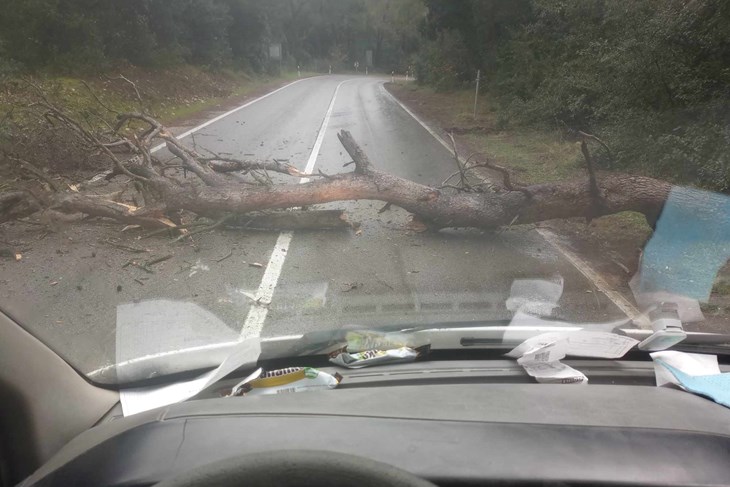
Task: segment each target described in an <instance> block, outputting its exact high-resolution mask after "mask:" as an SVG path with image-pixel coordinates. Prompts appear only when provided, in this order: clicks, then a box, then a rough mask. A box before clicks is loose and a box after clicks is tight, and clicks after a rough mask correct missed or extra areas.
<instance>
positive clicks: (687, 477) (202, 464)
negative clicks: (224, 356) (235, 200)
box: [0, 314, 730, 486]
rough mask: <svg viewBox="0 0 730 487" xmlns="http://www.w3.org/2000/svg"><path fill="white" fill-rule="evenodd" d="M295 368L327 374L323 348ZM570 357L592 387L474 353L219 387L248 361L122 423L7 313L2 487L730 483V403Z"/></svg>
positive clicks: (625, 367) (0, 365) (614, 363)
mask: <svg viewBox="0 0 730 487" xmlns="http://www.w3.org/2000/svg"><path fill="white" fill-rule="evenodd" d="M263 362H264V363H263V365H265V366H269V367H276V366H278V365H281V364H279V363H277V362H276V361H275V360H271V361H269V362H270V363H268V364H267V363H265V362H266V359H263ZM293 362H294V363H293V364H294V365H301V364H305V363H306V364H309V365H313V366H318V367H321V370H325V371H326V370H331V368H328V366H327V361H326V356H316V355H313V356H308V357H298V358H296V359H295V360H294V361H293ZM287 363H289V364H292V361H291V360H290V361H289V362H287ZM567 363H570V364H572V365H574V366H577V367H580V369H581V370H582V371H584V373H585V374H586V375H587V376H588V377H589V379H590V384H589V385H586V386H565V385H558V384H555V385H551V384H534V383H533V382H532V379H531V378H530V377H528V376H527V375H526V374H525V372H524V370H523V369H522V368H521V367H520V366H518V365H517V364H516V363H515V362H514V361H511V360H505V358H504V357H500V356H498V355H495V353H494V351H490V350H489V349H486V348H485V349H475V348H474V347H469V351H468V352H459V353H455V352H449V351H443V352H439V351H435V352H434V355H433V356H432V358H431V359H430V360H428V361H421V362H413V363H408V364H395V365H384V366H379V367H374V368H369V369H360V370H357V369H353V370H347V371H344V372H341V373H342V375H343V376H344V379H343V381H342V385H341V386H340V387H338V388H337V389H335V390H331V391H330V390H327V391H317V392H306V393H295V394H283V395H282V394H277V395H272V396H259V397H221V391H224V390H230V389H231V387H232V386H233V385H234V384H235V383H236V382H237V381H238V380H240V377H241V376H242V375H244V374H245V372H246V371H241V372H240V373H239V372H236V373H234V374H231V375H230V376H229V377H226V378H225V379H223V380H222V381H220V382H218V383H216V384H214V385H213V386H211V387H209V388H208V389H206V390H204V391H203V392H201V393H200V394H198V395H197V396H196V397H195V398H193V399H192V400H189V401H185V402H182V403H178V404H173V405H170V406H165V407H162V408H158V409H155V410H151V411H147V412H144V413H139V414H135V415H132V416H129V417H123V415H122V411H121V406H120V404H119V393H118V392H117V391H115V390H112V389H108V388H103V387H99V386H97V385H94V384H91V383H90V382H89V381H88V380H87V379H85V378H84V377H83V376H82V375H81V374H79V373H78V372H77V371H76V370H74V369H73V368H72V367H71V366H69V365H68V364H67V363H66V362H64V361H63V360H62V359H61V358H60V357H59V356H58V355H56V354H55V353H54V352H53V351H52V350H51V349H49V348H48V347H47V346H45V345H44V344H42V343H41V342H40V341H39V340H37V339H36V338H35V337H33V336H32V335H31V334H29V333H28V332H27V331H25V330H24V329H22V328H21V327H20V326H18V325H17V324H16V323H15V322H14V321H13V320H12V319H11V318H10V317H9V316H7V315H5V314H2V315H0V384H1V387H2V394H0V398H1V399H0V401H1V402H0V419H1V422H0V426H1V427H2V435H1V438H2V442H1V443H0V452H1V458H2V463H1V465H2V480H3V485H15V484H18V485H24V486H30V485H110V486H112V485H114V486H121V485H125V486H130V485H135V486H149V485H158V484H159V485H189V486H193V485H200V486H202V485H262V486H263V485H304V484H307V485H431V484H435V485H504V484H509V485H609V484H610V485H618V484H620V485H726V484H727V483H728V482H730V462H728V461H727V458H728V452H730V411H729V410H728V409H727V408H725V407H723V406H720V405H718V404H716V403H714V402H712V401H709V400H707V399H704V398H702V397H699V396H696V395H692V394H687V393H686V392H683V391H680V390H677V389H672V388H659V387H656V386H655V382H654V371H653V365H652V362H651V361H650V360H647V358H646V357H644V356H642V355H640V354H638V353H633V352H632V353H630V354H628V355H627V356H626V357H625V358H624V359H622V360H573V361H568V362H567ZM722 368H723V370H728V366H727V365H722ZM429 483H430V484H429Z"/></svg>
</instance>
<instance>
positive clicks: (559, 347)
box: [517, 339, 568, 365]
mask: <svg viewBox="0 0 730 487" xmlns="http://www.w3.org/2000/svg"><path fill="white" fill-rule="evenodd" d="M566 350H568V341H567V340H565V339H561V340H557V341H554V342H552V343H549V344H547V345H545V346H543V347H540V348H537V349H533V350H530V351H529V352H527V353H525V354H523V355H522V356H521V357H520V358H518V359H517V363H518V364H520V365H526V364H533V363H550V362H557V361H558V360H560V359H561V358H563V357H565V352H566Z"/></svg>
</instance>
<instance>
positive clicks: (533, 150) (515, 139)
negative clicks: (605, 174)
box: [462, 131, 583, 184]
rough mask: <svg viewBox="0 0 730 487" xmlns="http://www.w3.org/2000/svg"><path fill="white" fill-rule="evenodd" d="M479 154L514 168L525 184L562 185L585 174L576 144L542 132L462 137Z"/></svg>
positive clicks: (517, 176)
mask: <svg viewBox="0 0 730 487" xmlns="http://www.w3.org/2000/svg"><path fill="white" fill-rule="evenodd" d="M462 137H464V138H466V139H467V142H468V143H469V145H470V146H471V147H473V148H474V149H475V150H477V151H478V152H482V153H484V154H486V155H488V156H489V157H490V158H492V159H493V160H495V161H496V162H497V163H498V164H501V165H503V166H506V167H509V168H511V169H512V170H513V171H514V173H515V175H516V179H517V180H519V182H522V183H525V184H534V183H541V182H548V181H559V180H562V179H567V178H573V177H577V176H579V175H580V174H581V173H583V169H582V168H581V167H580V166H579V165H578V160H577V159H576V157H577V156H576V151H577V150H578V149H577V147H576V146H575V145H574V144H571V143H567V142H562V141H561V140H560V139H559V138H558V137H557V135H556V134H546V133H539V132H532V131H530V132H520V133H519V134H517V133H509V132H495V133H488V134H466V135H464V136H462Z"/></svg>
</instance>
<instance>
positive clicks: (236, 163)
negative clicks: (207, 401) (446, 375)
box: [0, 0, 730, 383]
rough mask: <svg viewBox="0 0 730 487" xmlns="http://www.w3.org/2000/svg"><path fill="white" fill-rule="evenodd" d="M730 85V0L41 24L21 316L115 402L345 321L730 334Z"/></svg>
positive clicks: (6, 303)
mask: <svg viewBox="0 0 730 487" xmlns="http://www.w3.org/2000/svg"><path fill="white" fill-rule="evenodd" d="M728 66H730V3H728V2H724V1H720V0H697V1H692V2H687V1H680V0H666V1H656V0H632V1H608V0H576V1H563V2H545V1H542V0H519V1H511V2H504V1H497V0H463V1H451V0H287V1H285V0H270V1H266V2H262V1H256V0H187V1H184V2H174V3H173V2H168V1H164V0H138V1H133V2H96V1H90V0H69V1H63V2H58V1H55V0H35V1H33V2H20V3H18V4H17V5H14V6H13V8H12V9H6V11H4V12H3V15H2V16H1V17H0V82H1V83H2V89H1V90H0V309H1V310H2V311H3V312H5V313H7V314H8V315H9V316H10V317H12V318H13V319H15V320H16V321H18V322H19V323H20V324H21V325H22V326H23V327H25V328H26V329H27V330H28V331H29V332H31V333H32V334H33V335H35V336H36V337H38V338H39V339H40V340H41V341H43V342H44V343H46V344H47V345H48V346H49V347H51V348H52V349H53V350H54V351H56V352H57V353H58V354H60V355H61V356H62V357H63V358H64V359H66V360H67V361H68V362H69V363H70V364H72V365H73V366H74V367H75V368H76V369H77V370H78V371H80V372H81V373H83V374H85V375H87V376H88V377H89V378H90V379H91V380H92V381H97V382H105V383H114V382H117V383H123V382H127V381H134V380H139V379H144V378H148V377H153V376H156V375H165V374H166V373H169V372H170V370H168V369H159V370H155V369H152V370H145V372H144V376H134V377H131V376H128V377H121V376H117V375H116V374H115V373H114V370H115V365H116V364H119V363H130V361H131V362H134V361H135V360H137V361H139V360H142V361H143V360H146V359H148V358H150V357H153V358H154V357H161V356H176V357H179V360H178V362H177V366H176V367H177V368H176V369H174V370H175V371H182V370H186V369H194V368H197V367H200V366H201V362H200V361H198V360H193V359H192V358H191V359H190V361H187V359H186V358H185V357H186V356H187V355H186V353H187V352H190V351H191V350H192V351H198V352H203V353H204V354H206V356H207V357H209V358H210V361H211V362H213V363H211V364H208V365H214V363H216V361H217V362H219V361H220V360H221V359H220V357H219V356H218V355H216V354H217V353H218V352H220V351H221V350H227V348H226V347H228V346H229V345H231V344H236V343H239V342H241V341H242V340H245V339H247V338H251V337H254V338H255V337H261V338H265V339H268V340H275V339H279V340H281V339H283V338H286V337H297V336H300V335H307V334H312V333H320V334H321V335H322V336H326V335H327V333H335V332H336V331H337V330H343V329H344V330H352V329H358V330H362V329H373V328H387V329H390V330H394V329H405V328H409V327H417V328H419V329H423V328H427V327H435V328H438V327H449V326H451V327H454V326H460V327H494V326H517V325H520V324H521V323H531V324H534V323H535V322H534V321H530V319H528V318H537V319H540V320H545V321H540V322H538V323H542V324H544V323H552V324H553V326H559V325H561V324H565V325H566V326H567V325H570V324H586V323H594V324H607V325H606V326H608V324H610V325H611V326H608V329H610V328H611V327H612V326H618V325H619V324H622V326H626V327H633V328H638V329H645V330H651V329H652V325H656V323H657V321H656V320H655V319H654V318H653V317H655V316H656V311H657V310H660V311H662V313H664V315H662V316H664V317H666V316H667V313H668V314H669V316H670V318H671V319H672V320H674V321H679V322H681V324H682V326H683V327H684V329H685V330H690V331H701V332H711V333H728V331H729V330H728V328H729V327H730V320H729V315H728V312H729V311H730V267H728V258H729V257H730V199H728V196H727V195H728V193H729V192H730V159H728V158H729V157H730V156H729V155H728V154H730V108H729V107H730V71H729V70H728ZM521 320H522V321H521ZM662 323H663V322H662ZM655 329H656V326H655ZM506 345H507V343H506V341H505V346H506ZM180 357H182V358H180ZM203 365H205V364H203ZM109 371H111V372H109Z"/></svg>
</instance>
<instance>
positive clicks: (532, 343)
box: [506, 332, 566, 358]
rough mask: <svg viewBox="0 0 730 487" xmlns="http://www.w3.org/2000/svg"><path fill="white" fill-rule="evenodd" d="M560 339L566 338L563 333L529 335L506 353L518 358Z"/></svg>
mask: <svg viewBox="0 0 730 487" xmlns="http://www.w3.org/2000/svg"><path fill="white" fill-rule="evenodd" d="M561 340H562V341H565V340H566V334H565V333H557V332H550V333H541V334H540V335H536V336H533V337H530V338H528V339H527V340H525V341H524V342H522V343H520V344H519V345H517V346H516V347H515V348H513V349H512V350H511V351H509V352H508V353H507V354H506V355H507V356H508V357H511V358H520V357H523V356H525V355H527V354H531V353H535V352H537V351H538V350H540V349H542V348H545V347H547V346H548V345H551V344H553V343H555V342H559V341H561Z"/></svg>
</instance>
